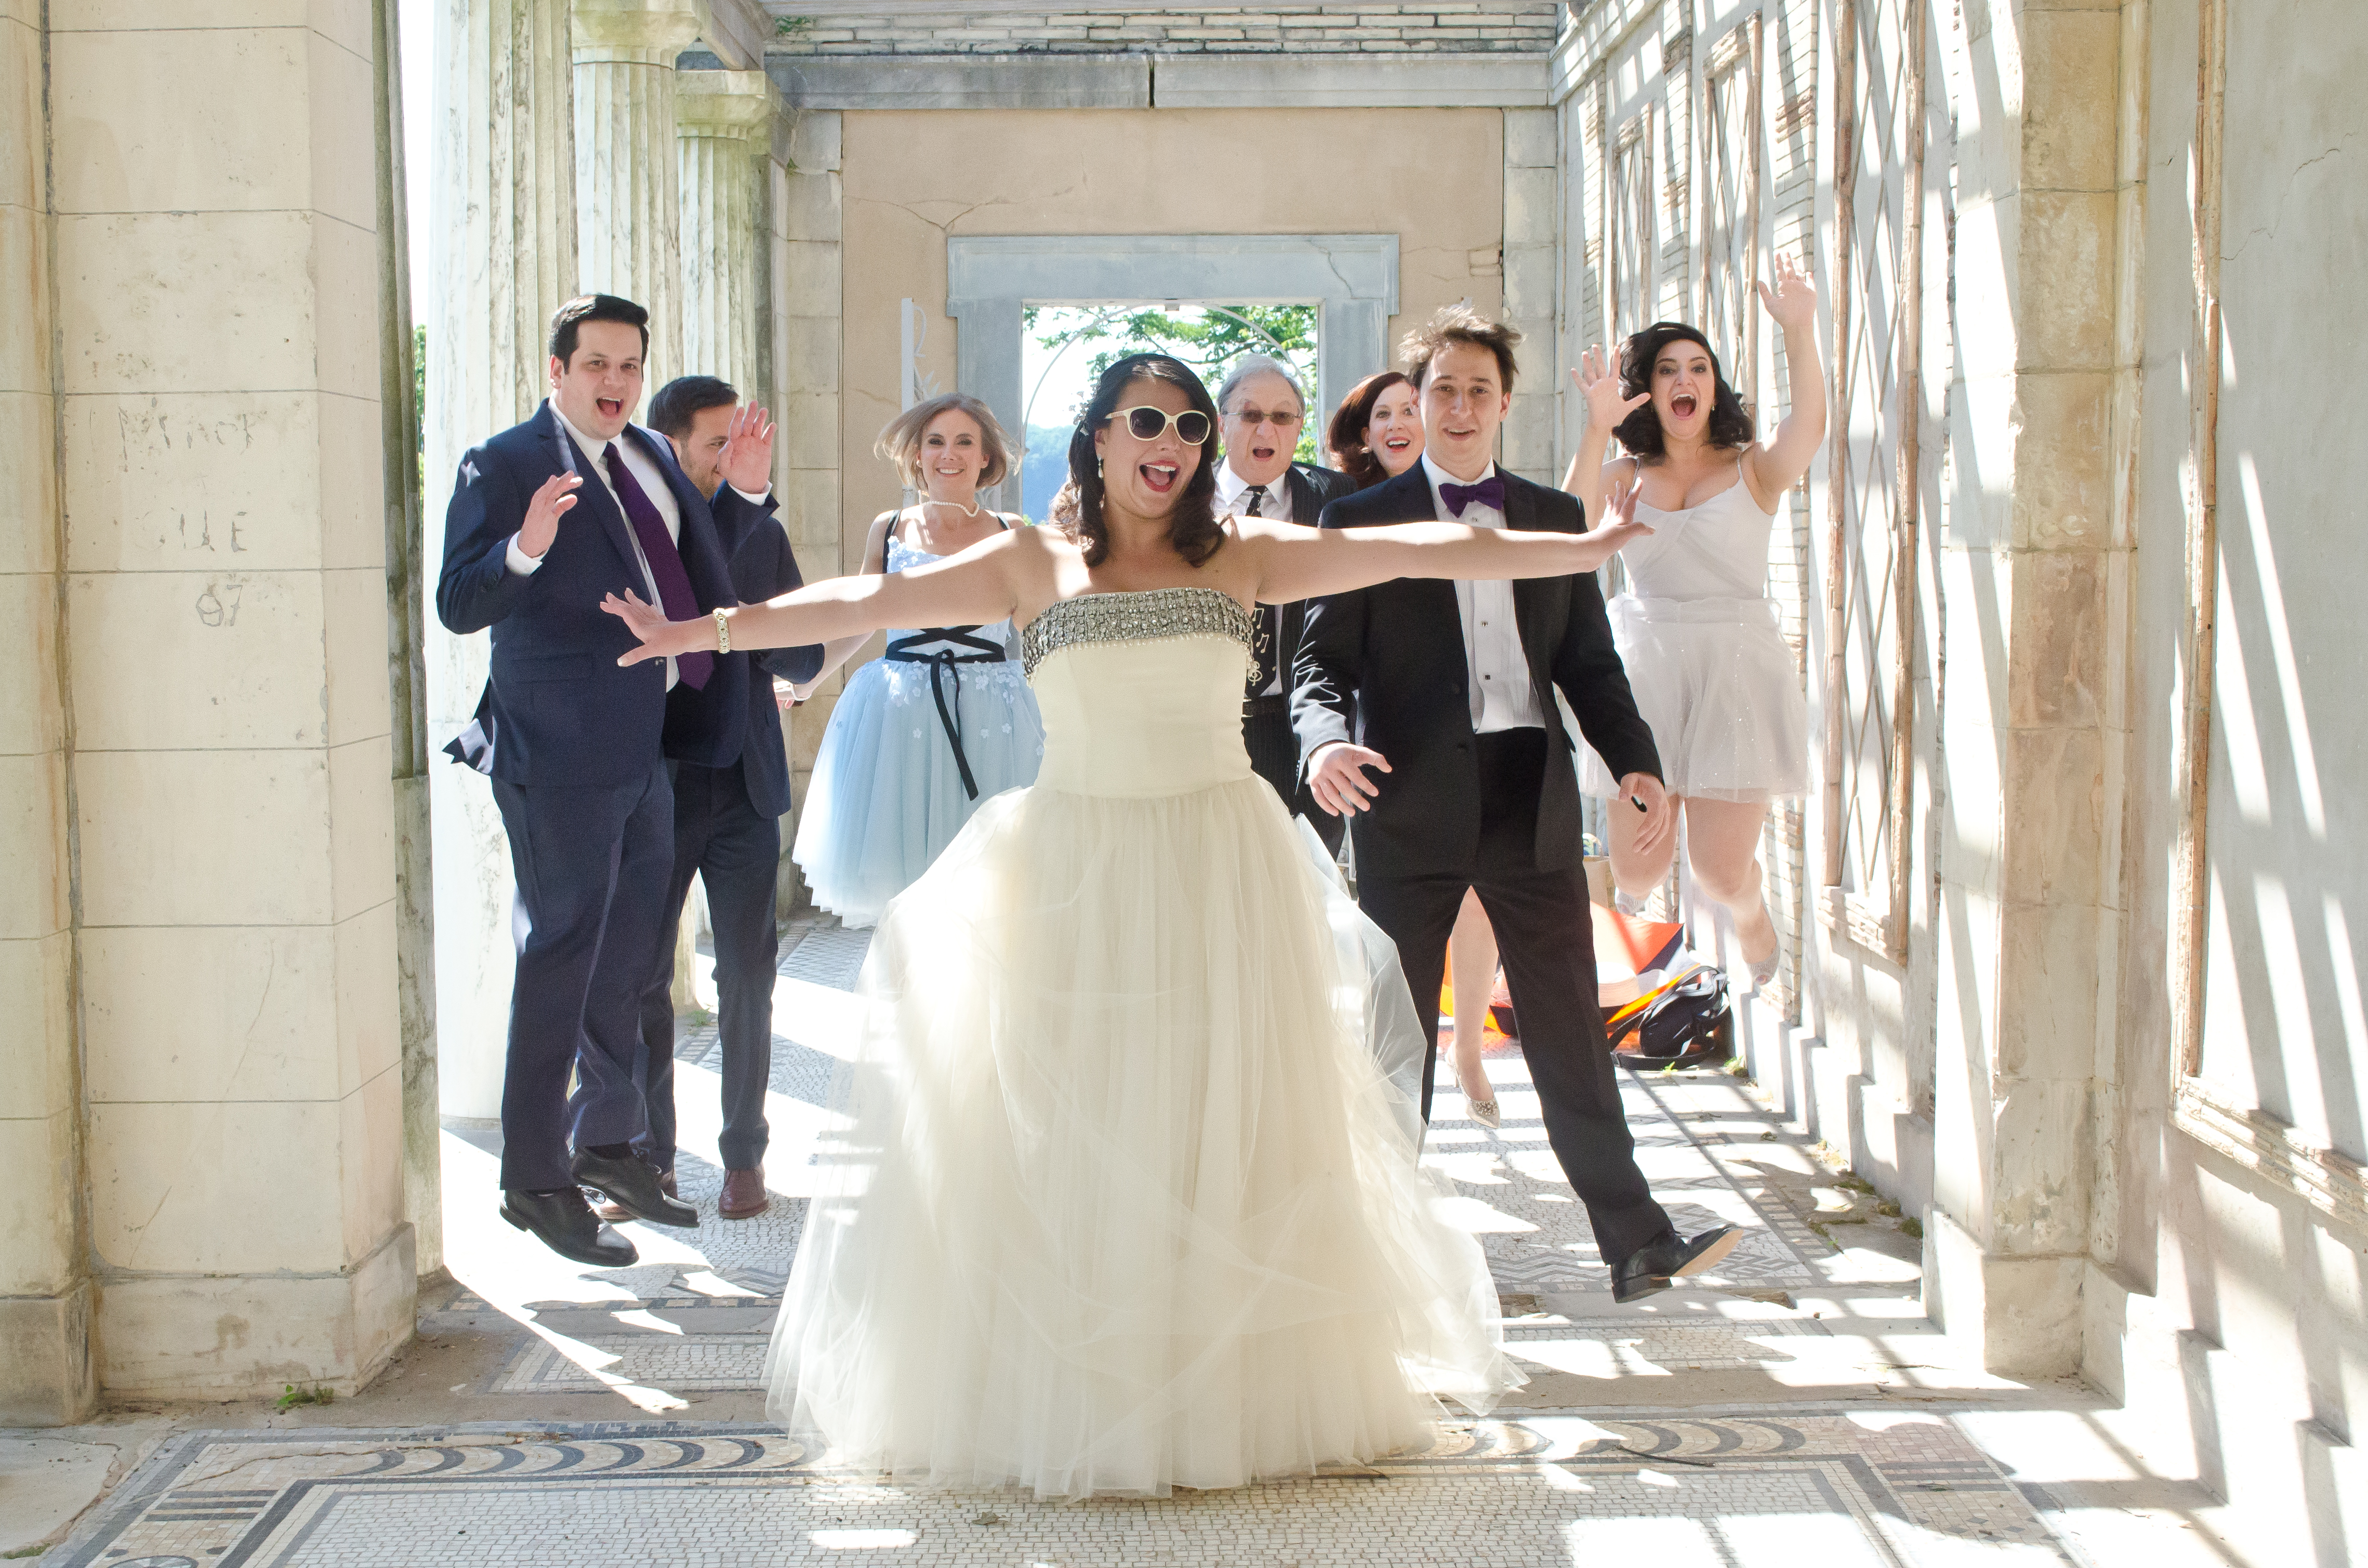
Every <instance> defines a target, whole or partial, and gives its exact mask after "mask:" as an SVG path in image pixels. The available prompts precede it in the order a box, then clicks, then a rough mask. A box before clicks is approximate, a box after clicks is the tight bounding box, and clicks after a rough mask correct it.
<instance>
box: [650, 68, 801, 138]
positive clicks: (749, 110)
mask: <svg viewBox="0 0 2368 1568" xmlns="http://www.w3.org/2000/svg"><path fill="white" fill-rule="evenodd" d="M779 112H780V98H779V97H777V96H776V95H775V93H774V91H773V84H772V82H771V80H770V79H769V78H768V77H767V76H766V74H764V73H763V72H762V71H678V72H677V73H676V74H675V99H674V130H675V134H676V135H677V136H715V137H724V138H729V139H731V140H734V141H746V142H764V143H765V144H766V145H768V146H769V145H770V143H771V132H772V125H773V117H774V115H775V114H777V113H779Z"/></svg>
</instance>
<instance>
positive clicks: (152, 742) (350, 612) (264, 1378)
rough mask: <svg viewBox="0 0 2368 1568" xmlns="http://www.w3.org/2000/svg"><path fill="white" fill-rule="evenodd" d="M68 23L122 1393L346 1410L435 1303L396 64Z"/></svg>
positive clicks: (65, 325) (100, 999)
mask: <svg viewBox="0 0 2368 1568" xmlns="http://www.w3.org/2000/svg"><path fill="white" fill-rule="evenodd" d="M47 14H48V16H49V17H50V18H51V28H50V35H49V113H50V131H49V136H48V145H47V153H48V156H49V161H50V168H51V179H52V181H53V182H54V184H53V187H52V190H51V203H52V206H51V210H52V213H53V218H52V222H53V223H54V225H55V255H56V276H55V279H54V298H55V301H56V312H57V320H56V341H57V343H58V345H59V363H58V365H57V369H56V376H57V387H58V392H59V398H60V403H59V414H58V425H57V428H58V431H59V441H60V444H59V450H60V452H61V455H62V459H63V461H62V464H61V469H60V475H61V481H62V486H61V489H62V499H63V517H64V528H63V540H64V553H63V571H64V573H65V579H66V584H65V593H64V595H63V605H62V607H61V618H62V620H63V646H64V657H63V665H62V667H63V670H64V671H65V678H64V682H63V686H64V693H65V704H66V711H67V714H68V715H69V720H68V728H67V731H66V739H65V744H66V747H67V750H68V754H69V755H68V759H67V766H68V767H69V769H70V774H69V777H70V778H71V781H72V794H71V796H70V804H69V808H68V809H69V812H70V825H71V828H72V837H71V838H70V840H69V843H70V844H71V846H72V851H71V853H72V861H71V871H72V876H73V884H72V885H73V888H74V933H75V939H74V960H75V961H74V971H73V984H74V987H75V989H74V994H73V998H74V1005H75V1006H76V1008H77V1021H78V1025H79V1028H80V1030H81V1045H82V1078H81V1082H80V1085H79V1089H80V1096H81V1102H82V1104H81V1111H82V1143H83V1170H84V1172H85V1176H83V1177H82V1182H83V1193H82V1207H83V1210H84V1212H85V1214H86V1215H87V1218H86V1220H85V1221H84V1223H85V1224H86V1226H87V1231H88V1233H87V1238H86V1244H85V1251H86V1256H87V1258H88V1259H89V1267H91V1269H92V1271H93V1273H94V1274H95V1276H96V1282H97V1285H98V1287H99V1289H98V1290H97V1295H96V1305H95V1308H94V1311H93V1317H94V1323H93V1340H94V1343H95V1344H96V1346H97V1366H98V1381H99V1383H100V1386H101V1388H102V1389H103V1390H104V1391H105V1392H107V1393H108V1394H109V1395H111V1396H114V1397H118V1398H124V1399H148V1398H176V1399H188V1398H218V1399H230V1398H254V1397H256V1396H260V1395H267V1394H276V1393H278V1392H279V1390H280V1388H281V1387H282V1386H283V1385H284V1384H288V1383H296V1384H300V1385H311V1384H315V1383H318V1384H324V1385H327V1386H329V1387H332V1388H334V1389H336V1390H338V1391H340V1392H351V1391H352V1390H353V1389H355V1388H356V1387H358V1386H359V1384H361V1383H363V1382H366V1381H369V1380H370V1378H371V1377H372V1376H373V1375H374V1374H375V1373H376V1372H377V1370H378V1369H380V1368H381V1367H382V1366H384V1365H385V1363H386V1361H387V1359H388V1358H390V1357H391V1356H392V1355H393V1352H394V1351H395V1349H396V1348H397V1347H398V1346H401V1345H402V1344H403V1343H404V1341H405V1340H406V1339H407V1338H408V1337H409V1336H410V1334H411V1327H412V1313H413V1307H414V1304H415V1300H416V1278H415V1260H414V1253H413V1233H412V1229H411V1226H410V1225H409V1224H408V1223H406V1222H405V1221H404V1212H403V1211H404V1161H403V1153H404V1145H403V1077H404V1074H403V1062H402V1038H401V1025H400V1007H399V1005H398V1002H397V954H396V926H397V918H398V898H397V889H396V876H395V863H394V850H393V791H392V789H391V783H390V781H391V778H392V777H393V761H392V756H391V752H390V742H389V696H388V693H389V687H388V678H387V642H386V638H387V631H386V626H387V621H386V602H387V600H386V577H385V569H386V568H385V514H384V510H383V503H382V496H381V489H382V479H381V466H380V463H381V460H380V452H381V443H382V441H383V426H382V422H381V408H380V398H381V386H382V383H381V377H380V360H381V348H380V331H381V314H380V312H381V301H382V293H381V278H380V263H379V253H378V235H377V229H378V224H379V221H380V214H379V211H378V194H379V190H380V188H381V186H380V159H381V149H380V142H379V135H378V127H377V124H376V93H375V91H374V86H373V67H374V62H375V60H376V58H377V55H378V51H379V49H380V47H381V43H380V39H379V37H378V35H377V33H376V31H375V29H374V28H373V25H372V21H373V18H372V9H371V7H370V6H368V5H359V6H317V7H313V9H311V10H310V11H298V12H289V13H284V14H282V13H274V14H273V16H272V17H268V18H263V17H260V12H259V10H258V9H257V8H245V9H241V10H238V11H235V12H229V13H223V14H222V16H221V17H218V18H217V20H218V21H219V23H220V25H217V26H212V27H200V28H191V27H189V26H188V17H185V16H181V15H178V14H174V15H165V14H163V13H159V12H157V11H155V10H154V8H153V7H147V6H128V7H119V6H77V7H63V6H59V7H51V8H50V10H49V11H48V13H47ZM61 18H63V19H61ZM258 18H259V19H258ZM226 105H234V106H235V112H226V111H225V108H224V106H226ZM12 472H13V469H12ZM12 803H13V796H12ZM12 1197H13V1195H12Z"/></svg>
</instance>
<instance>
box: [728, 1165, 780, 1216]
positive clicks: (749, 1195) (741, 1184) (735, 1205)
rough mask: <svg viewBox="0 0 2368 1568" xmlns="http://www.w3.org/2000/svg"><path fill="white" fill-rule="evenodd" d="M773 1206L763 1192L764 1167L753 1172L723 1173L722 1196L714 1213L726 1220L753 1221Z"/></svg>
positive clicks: (760, 1166)
mask: <svg viewBox="0 0 2368 1568" xmlns="http://www.w3.org/2000/svg"><path fill="white" fill-rule="evenodd" d="M772 1206H773V1199H772V1198H771V1197H770V1196H769V1195H768V1193H767V1192H766V1191H765V1167H764V1166H762V1165H758V1166H757V1168H756V1169H755V1170H753V1171H725V1172H724V1173H723V1198H722V1199H719V1200H718V1201H717V1203H716V1205H715V1211H716V1212H717V1213H718V1214H721V1215H723V1217H724V1218H725V1219H727V1220H753V1219H755V1218H756V1217H757V1215H759V1214H762V1213H763V1212H764V1211H765V1210H768V1209H770V1208H771V1207H772Z"/></svg>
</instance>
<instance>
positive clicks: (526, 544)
mask: <svg viewBox="0 0 2368 1568" xmlns="http://www.w3.org/2000/svg"><path fill="white" fill-rule="evenodd" d="M582 483H584V476H583V475H582V474H580V473H554V474H552V476H551V477H550V478H549V479H546V480H544V481H543V482H542V488H541V489H540V490H537V491H536V492H535V493H534V498H533V499H532V500H530V501H529V502H528V503H527V504H526V521H525V522H523V523H521V524H519V525H518V549H519V550H520V551H524V552H525V553H526V554H528V555H530V556H532V557H533V558H534V559H536V560H538V561H540V560H541V559H542V552H543V551H546V550H549V549H550V548H551V541H552V540H555V539H557V538H558V537H559V519H560V518H561V517H563V516H564V514H565V513H566V512H567V509H568V508H569V507H571V506H575V487H576V486H577V485H579V484H582Z"/></svg>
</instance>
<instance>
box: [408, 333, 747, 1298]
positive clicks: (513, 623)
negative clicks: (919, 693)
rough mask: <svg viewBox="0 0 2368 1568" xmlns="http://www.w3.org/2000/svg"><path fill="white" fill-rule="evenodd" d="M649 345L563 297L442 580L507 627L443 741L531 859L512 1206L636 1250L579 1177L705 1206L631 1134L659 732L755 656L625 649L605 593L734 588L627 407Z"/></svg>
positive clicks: (661, 809) (692, 602)
mask: <svg viewBox="0 0 2368 1568" xmlns="http://www.w3.org/2000/svg"><path fill="white" fill-rule="evenodd" d="M648 350H649V314H648V312H645V311H643V309H642V307H641V306H639V305H636V304H634V303H633V302H632V301H630V300H621V299H619V298H617V297H616V296H614V295H610V294H588V295H586V296H583V297H582V298H580V299H575V300H570V301H568V302H567V303H566V304H564V305H562V306H561V307H560V308H559V310H558V312H557V313H556V314H554V315H553V316H552V331H551V358H550V364H549V373H550V378H551V396H550V398H549V399H548V400H547V401H545V402H544V403H543V405H542V406H541V408H540V409H538V410H536V411H535V414H534V416H533V417H532V418H530V419H529V420H528V421H527V422H526V423H524V424H523V425H518V426H512V427H511V428H509V429H507V430H505V431H503V432H502V433H501V434H500V435H498V436H495V437H493V438H492V439H490V440H488V441H486V442H485V443H484V445H482V446H479V447H476V448H473V449H471V451H470V452H469V454H468V455H467V457H465V458H464V459H462V460H461V472H460V474H459V476H458V478H457V479H456V480H455V481H454V483H453V490H452V504H451V507H450V511H449V512H448V513H447V514H446V517H445V534H444V569H443V574H442V576H441V578H440V579H439V580H438V583H437V585H436V608H437V613H438V616H439V617H441V619H443V622H444V624H445V626H446V627H447V628H449V629H450V631H454V632H456V633H459V634H461V635H466V634H467V633H469V632H472V631H480V630H483V629H486V628H490V629H491V630H492V631H493V673H492V678H491V679H490V680H489V681H488V682H487V683H486V686H485V692H484V697H483V699H480V701H479V702H478V705H477V718H476V722H475V723H474V724H472V726H471V727H470V729H469V730H468V731H467V732H466V733H464V734H462V736H461V738H460V739H459V740H456V741H455V742H454V743H453V744H451V745H450V747H448V748H447V750H448V751H449V752H450V755H451V756H453V757H454V758H455V759H456V760H459V761H461V762H464V763H467V764H468V765H470V766H471V767H476V768H477V769H479V770H480V771H482V772H484V773H487V774H490V775H492V777H493V789H494V799H495V803H496V804H498V805H499V806H500V808H501V813H502V826H503V828H504V830H505V831H506V832H507V835H508V837H509V842H510V860H511V863H512V865H513V866H514V867H515V869H516V870H517V873H518V904H517V910H516V914H515V915H514V917H513V922H512V925H513V929H514V931H515V933H516V937H517V941H518V971H517V978H516V980H515V982H514V983H513V985H512V988H511V995H510V1028H509V1053H508V1062H507V1069H506V1072H505V1075H504V1079H503V1084H502V1210H501V1211H502V1217H503V1218H504V1219H507V1221H510V1223H512V1224H514V1225H516V1226H518V1228H519V1229H520V1230H523V1231H530V1232H532V1233H534V1234H536V1235H538V1236H540V1237H541V1238H542V1240H543V1241H544V1242H545V1243H547V1244H549V1245H550V1246H551V1248H552V1251H554V1252H557V1253H559V1254H560V1255H561V1256H564V1257H569V1258H573V1259H575V1261H577V1262H579V1263H588V1264H592V1265H594V1266H596V1267H619V1266H621V1265H624V1264H629V1263H632V1262H633V1261H635V1259H636V1257H637V1256H638V1255H637V1254H636V1252H635V1251H634V1248H633V1245H632V1243H631V1242H628V1241H626V1240H625V1239H624V1238H622V1237H621V1236H620V1235H618V1234H617V1233H616V1232H615V1231H613V1230H611V1229H609V1227H608V1226H607V1225H604V1224H603V1223H601V1221H600V1220H599V1218H598V1216H597V1215H595V1214H594V1213H593V1212H592V1210H591V1206H590V1205H589V1204H588V1203H586V1200H585V1198H584V1193H583V1191H582V1187H595V1188H597V1189H598V1190H599V1191H600V1192H602V1193H604V1194H606V1195H607V1196H608V1197H609V1199H611V1200H612V1201H614V1202H616V1203H617V1204H619V1205H620V1206H621V1207H622V1208H623V1209H624V1210H625V1211H626V1212H627V1213H629V1214H632V1215H633V1216H635V1217H636V1218H639V1219H643V1220H649V1221H655V1222H656V1223H659V1224H666V1225H683V1226H689V1225H695V1224H697V1223H698V1222H699V1216H698V1214H697V1212H696V1211H695V1210H691V1209H689V1208H687V1207H685V1206H684V1205H682V1204H680V1203H677V1202H676V1201H675V1200H674V1199H670V1198H668V1197H667V1196H666V1193H665V1192H664V1190H663V1189H662V1188H661V1187H660V1186H659V1184H658V1173H657V1172H656V1171H655V1169H653V1168H652V1167H651V1166H649V1165H647V1164H645V1163H643V1161H642V1160H640V1159H637V1158H635V1157H634V1155H633V1153H632V1141H633V1140H634V1139H635V1138H637V1137H640V1136H642V1135H643V1133H645V1132H646V1131H647V1130H648V1118H647V1113H646V1109H645V1107H644V1105H643V1096H642V1091H641V1088H640V1086H639V1085H637V1084H636V1083H635V1081H634V1077H633V1056H634V1048H635V1046H636V1044H637V1043H638V1040H639V1036H640V1029H639V1014H640V1003H641V995H642V990H643V986H644V984H646V983H647V982H648V979H649V973H650V954H651V952H652V950H653V949H654V948H655V944H656V942H657V939H658V932H659V929H660V926H661V925H662V924H663V909H664V904H665V900H666V877H667V873H668V870H669V869H670V868H671V866H672V863H673V859H674V798H673V791H672V790H671V788H670V787H669V785H668V782H667V778H666V758H665V756H664V751H663V738H664V736H665V733H666V722H667V719H668V707H667V693H668V692H669V691H670V690H672V689H675V688H677V687H683V686H688V687H694V688H703V689H706V690H707V695H708V697H709V699H710V700H712V702H713V703H714V705H715V707H716V710H718V711H732V710H734V709H735V708H737V707H743V706H745V705H746V701H747V696H746V688H745V683H746V679H747V671H746V667H745V666H739V665H723V664H721V663H719V662H718V661H717V660H716V658H715V656H714V655H713V654H712V653H689V654H685V655H684V656H682V657H681V658H679V659H667V660H664V661H658V660H651V661H646V662H643V663H640V664H635V665H630V666H623V667H620V665H618V663H617V656H618V655H619V654H620V653H624V652H625V651H626V650H627V649H628V648H630V647H631V646H632V642H633V638H632V632H630V631H626V630H625V628H624V627H623V626H622V625H621V624H620V623H619V622H618V620H617V619H616V617H614V616H611V615H604V614H603V613H601V610H600V601H601V599H602V597H605V596H606V595H609V594H612V593H614V594H623V593H626V592H632V593H635V594H639V595H641V596H642V597H644V598H647V599H649V600H650V602H652V603H662V604H664V605H665V606H666V611H667V613H668V614H670V615H673V616H676V617H677V618H683V617H689V616H695V615H700V614H702V613H708V612H712V611H713V610H715V609H718V608H728V607H730V606H732V605H734V604H736V603H737V602H738V600H737V599H736V598H735V597H734V594H733V589H732V577H731V574H730V572H729V570H728V569H727V567H726V565H725V561H724V555H723V546H722V544H721V542H720V540H719V539H718V536H717V531H716V524H715V520H714V517H712V514H711V513H710V511H709V507H708V503H707V499H706V497H704V496H702V495H701V494H700V493H699V491H698V490H697V489H696V488H695V487H694V486H693V485H692V484H691V483H690V481H689V479H688V478H686V477H685V476H684V474H683V472H682V467H681V464H680V463H679V462H677V460H676V458H675V454H674V450H673V449H672V448H671V447H669V446H668V445H667V444H666V440H665V439H664V438H663V437H659V436H657V435H655V433H653V432H651V431H648V430H645V429H642V428H640V427H639V426H634V425H632V424H631V423H630V419H631V416H632V412H633V408H634V405H635V404H637V403H640V401H641V395H642V366H643V359H644V357H645V356H646V355H647V353H648ZM746 504H747V503H746V502H745V501H744V500H742V499H741V498H740V497H738V496H736V495H734V494H728V493H727V494H724V495H723V497H722V498H721V499H720V500H719V502H718V503H717V505H718V506H723V507H724V508H726V509H729V508H732V507H735V506H746ZM653 596H655V597H653ZM571 1070H573V1071H574V1073H575V1092H574V1094H573V1095H572V1096H571V1095H570V1094H569V1092H568V1074H569V1073H570V1071H571ZM571 1143H572V1144H573V1149H574V1152H573V1154H572V1155H571V1153H570V1145H571Z"/></svg>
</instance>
